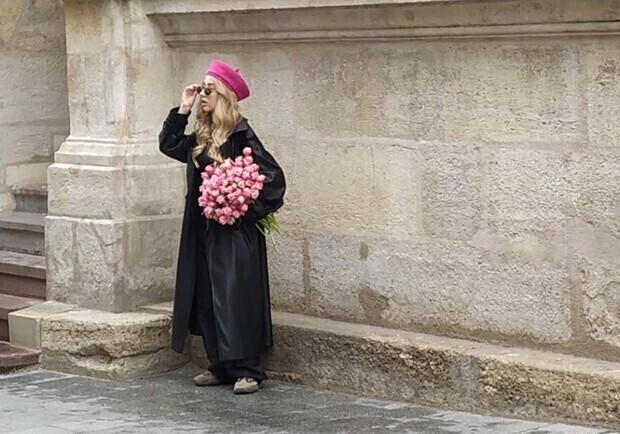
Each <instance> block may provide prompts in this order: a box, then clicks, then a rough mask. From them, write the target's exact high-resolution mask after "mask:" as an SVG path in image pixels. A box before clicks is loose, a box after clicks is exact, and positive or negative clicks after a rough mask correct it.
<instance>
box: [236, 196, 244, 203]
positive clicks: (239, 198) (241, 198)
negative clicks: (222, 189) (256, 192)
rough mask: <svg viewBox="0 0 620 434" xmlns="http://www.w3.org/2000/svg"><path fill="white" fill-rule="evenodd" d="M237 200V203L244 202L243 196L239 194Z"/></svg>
mask: <svg viewBox="0 0 620 434" xmlns="http://www.w3.org/2000/svg"><path fill="white" fill-rule="evenodd" d="M237 201H238V202H239V203H245V197H243V196H239V197H238V198H237Z"/></svg>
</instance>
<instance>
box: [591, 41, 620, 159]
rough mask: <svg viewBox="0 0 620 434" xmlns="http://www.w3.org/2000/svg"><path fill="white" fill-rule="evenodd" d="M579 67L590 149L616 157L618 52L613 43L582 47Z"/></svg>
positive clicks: (618, 144) (619, 112)
mask: <svg viewBox="0 0 620 434" xmlns="http://www.w3.org/2000/svg"><path fill="white" fill-rule="evenodd" d="M582 55H583V65H584V68H585V72H584V75H585V77H584V78H585V80H586V83H587V87H586V89H585V91H586V92H587V94H588V100H587V113H586V116H587V127H588V144H589V146H588V147H589V148H591V149H606V150H609V151H611V152H615V154H616V155H618V150H619V149H620V127H618V122H617V120H618V118H620V108H619V107H618V105H617V104H614V103H613V101H614V100H616V99H618V98H619V97H620V61H619V60H618V59H620V50H618V46H617V44H616V43H615V41H613V40H596V41H589V42H587V43H584V44H583V48H582Z"/></svg>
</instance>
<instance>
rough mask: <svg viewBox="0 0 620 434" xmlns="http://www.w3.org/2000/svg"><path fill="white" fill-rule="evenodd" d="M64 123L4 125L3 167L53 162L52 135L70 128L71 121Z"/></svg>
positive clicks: (0, 155) (0, 140)
mask: <svg viewBox="0 0 620 434" xmlns="http://www.w3.org/2000/svg"><path fill="white" fill-rule="evenodd" d="M65 122H66V125H65V126H63V125H61V124H62V123H58V122H53V123H46V122H42V123H32V124H28V125H27V126H24V125H2V137H1V138H0V143H2V145H3V146H1V147H0V158H1V161H2V165H16V164H33V163H34V164H36V163H43V162H48V161H52V159H53V154H52V140H51V135H52V133H55V132H59V131H62V130H63V129H66V128H68V125H69V120H68V119H66V120H65Z"/></svg>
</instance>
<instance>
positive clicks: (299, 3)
mask: <svg viewBox="0 0 620 434" xmlns="http://www.w3.org/2000/svg"><path fill="white" fill-rule="evenodd" d="M527 3H530V4H529V5H528V4H527ZM614 6H615V3H614V0H600V1H596V2H595V1H594V0H587V1H581V2H575V1H564V0H537V1H536V2H534V1H533V0H530V1H529V2H528V1H526V2H523V1H520V2H519V1H512V0H508V1H501V2H487V1H481V0H478V1H468V2H463V1H454V0H452V1H450V0H447V1H445V0H444V1H439V0H428V1H420V0H417V1H416V0H413V1H401V0H392V1H390V0H381V1H378V0H375V1H370V0H368V1H364V0H355V1H352V2H345V1H323V2H320V3H312V2H308V1H305V0H286V1H283V0H270V1H264V2H260V4H258V3H251V4H250V3H247V2H243V3H234V4H232V3H231V2H200V1H195V0H183V1H177V2H169V1H166V2H163V1H157V2H152V4H151V5H150V7H149V10H148V12H147V15H148V16H149V17H150V18H152V19H153V20H154V21H155V22H156V23H157V24H158V25H159V27H160V29H161V30H162V32H163V34H164V38H165V40H166V43H167V44H168V45H170V46H172V47H177V46H190V45H202V44H204V43H218V44H228V43H241V42H243V43H252V42H254V43H269V42H324V41H370V40H378V41H384V40H403V39H444V38H447V39H461V38H498V37H509V38H515V37H532V36H537V37H541V36H544V37H556V36H575V35H598V36H601V35H617V34H620V22H619V18H620V17H619V15H620V11H619V10H618V9H617V7H614Z"/></svg>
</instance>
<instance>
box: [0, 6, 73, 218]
mask: <svg viewBox="0 0 620 434" xmlns="http://www.w3.org/2000/svg"><path fill="white" fill-rule="evenodd" d="M66 74H67V59H66V55H65V28H64V13H63V3H62V0H37V1H34V0H17V1H5V2H2V3H1V4H0V89H2V91H1V92H0V131H1V132H2V134H0V211H1V210H10V209H12V208H13V207H14V201H13V196H12V194H11V191H12V190H14V189H18V188H21V187H25V186H32V185H37V186H39V185H45V184H46V183H47V179H46V178H47V167H48V166H49V165H50V162H51V161H52V159H53V154H54V152H55V151H56V150H57V149H58V147H59V146H60V144H61V143H62V141H63V140H64V138H65V137H66V136H67V135H68V133H69V110H68V106H67V77H66Z"/></svg>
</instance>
